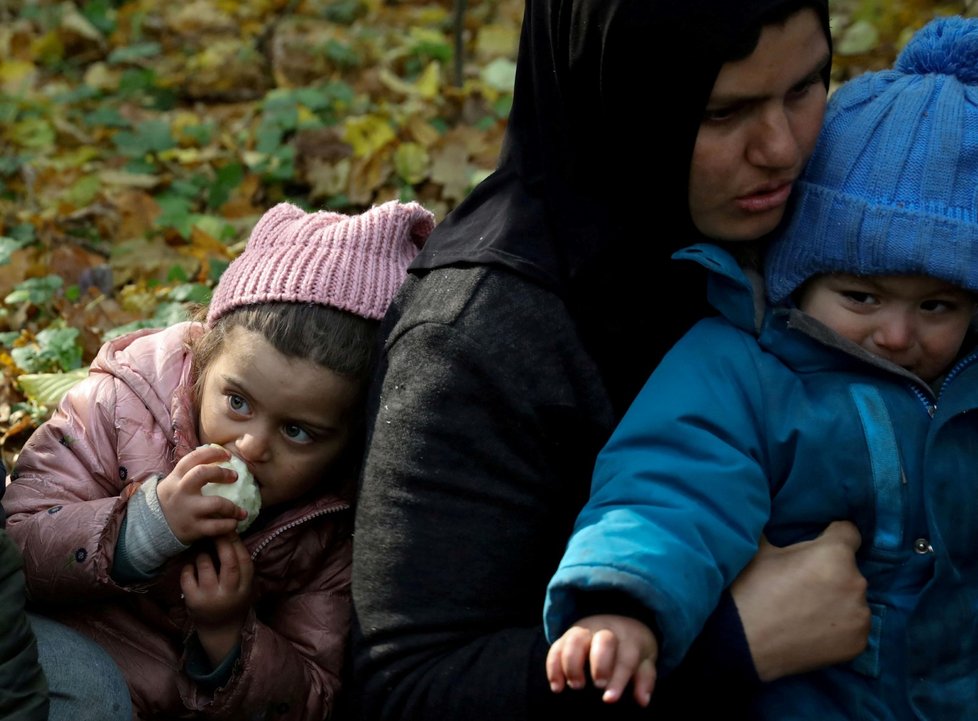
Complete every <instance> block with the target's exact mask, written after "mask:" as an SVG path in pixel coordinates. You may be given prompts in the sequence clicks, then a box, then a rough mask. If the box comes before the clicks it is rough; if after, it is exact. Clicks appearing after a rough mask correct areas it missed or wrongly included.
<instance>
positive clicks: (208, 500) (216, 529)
mask: <svg viewBox="0 0 978 721" xmlns="http://www.w3.org/2000/svg"><path fill="white" fill-rule="evenodd" d="M228 458H230V455H229V454H228V452H227V451H226V450H224V449H223V448H218V447H214V446H203V447H201V448H197V449H195V450H193V451H191V452H190V453H188V454H187V455H185V456H184V457H183V458H181V459H180V462H179V463H177V465H176V467H175V468H174V469H173V471H172V472H171V473H170V475H168V476H167V477H166V478H164V479H163V480H161V481H160V482H159V483H158V484H157V486H156V495H157V497H158V498H159V500H160V508H161V509H163V516H164V517H165V518H166V522H167V523H168V524H169V526H170V530H171V531H173V535H174V536H176V537H177V538H178V539H179V540H180V542H181V543H185V544H187V545H189V544H191V543H193V542H194V541H197V540H200V539H201V538H207V537H213V536H220V535H223V534H226V533H231V532H232V531H234V529H235V528H236V527H237V525H238V521H240V520H242V519H243V518H247V517H248V513H247V512H246V511H245V510H244V509H243V508H239V507H238V506H236V505H235V504H234V503H232V502H231V501H229V500H227V499H226V498H221V497H220V496H204V495H201V492H200V489H201V488H203V487H204V486H205V485H206V484H208V483H233V482H234V481H235V479H236V478H237V474H236V473H235V472H234V471H232V470H230V469H227V468H222V467H220V466H218V465H217V464H218V463H221V462H223V461H226V460H228Z"/></svg>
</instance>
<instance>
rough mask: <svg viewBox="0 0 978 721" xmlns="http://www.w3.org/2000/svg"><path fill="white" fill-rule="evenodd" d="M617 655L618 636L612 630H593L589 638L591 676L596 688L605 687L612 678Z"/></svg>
mask: <svg viewBox="0 0 978 721" xmlns="http://www.w3.org/2000/svg"><path fill="white" fill-rule="evenodd" d="M617 657H618V638H617V637H616V636H615V634H614V632H612V631H610V630H608V629H606V628H603V629H601V630H600V631H595V633H594V637H593V638H592V640H591V653H590V657H589V661H590V664H591V678H592V679H594V685H595V686H597V687H598V688H606V687H607V686H608V683H609V681H611V680H612V678H613V674H614V671H615V664H616V662H617Z"/></svg>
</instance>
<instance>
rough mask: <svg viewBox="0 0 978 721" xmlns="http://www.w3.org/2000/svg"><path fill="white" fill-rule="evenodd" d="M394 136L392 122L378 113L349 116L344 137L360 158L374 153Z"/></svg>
mask: <svg viewBox="0 0 978 721" xmlns="http://www.w3.org/2000/svg"><path fill="white" fill-rule="evenodd" d="M394 137H395V136H394V131H393V130H392V129H391V126H390V123H389V122H388V121H387V119H386V118H382V117H380V116H378V115H361V116H359V117H351V118H347V119H346V123H345V125H344V132H343V139H344V140H345V141H346V142H347V143H349V144H350V147H352V148H353V154H354V155H355V156H356V157H358V158H364V157H367V156H370V155H373V154H374V153H376V152H377V151H378V150H380V149H381V148H382V147H384V146H385V145H387V143H389V142H391V141H392V140H394Z"/></svg>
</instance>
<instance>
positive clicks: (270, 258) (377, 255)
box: [207, 201, 435, 325]
mask: <svg viewBox="0 0 978 721" xmlns="http://www.w3.org/2000/svg"><path fill="white" fill-rule="evenodd" d="M434 227H435V218H434V215H433V214H432V213H431V212H430V211H427V210H425V209H424V208H423V207H422V206H421V205H419V204H418V203H399V202H397V201H390V202H387V203H384V204H383V205H378V206H375V207H373V208H371V209H370V210H368V211H366V212H364V213H361V214H360V215H352V216H351V215H344V214H342V213H332V212H328V211H319V212H316V213H307V212H306V211H304V210H302V209H301V208H299V207H297V206H295V205H292V204H290V203H279V204H278V205H276V206H275V207H273V208H272V209H271V210H269V211H268V212H266V213H265V214H264V215H263V216H262V217H261V218H260V219H259V221H258V223H257V224H256V225H255V228H254V230H252V232H251V237H250V238H249V239H248V244H247V246H245V249H244V252H243V253H242V254H241V255H240V256H238V258H236V259H235V260H234V262H232V263H231V265H229V266H228V268H227V270H225V271H224V274H223V275H222V276H221V279H220V281H219V282H218V284H217V288H216V289H215V290H214V294H213V297H212V298H211V303H210V307H209V309H208V312H207V324H208V325H213V323H214V322H215V321H216V320H217V319H218V318H220V317H221V316H222V315H225V314H226V313H228V312H229V311H231V310H233V309H234V308H239V307H241V306H246V305H254V304H256V303H272V302H289V303H317V304H321V305H329V306H332V307H334V308H339V309H340V310H345V311H349V312H350V313H353V314H355V315H359V316H362V317H364V318H373V319H376V320H379V319H381V318H382V317H383V316H384V313H385V312H387V306H388V305H390V302H391V300H392V299H393V298H394V294H395V293H396V292H397V289H398V288H399V287H400V285H401V283H402V282H403V281H404V278H405V275H406V273H407V267H408V266H409V265H410V264H411V261H412V260H414V257H415V256H416V255H417V254H418V251H419V250H420V249H421V246H422V245H423V244H424V241H425V240H426V239H427V237H428V234H429V233H431V231H432V229H433V228H434Z"/></svg>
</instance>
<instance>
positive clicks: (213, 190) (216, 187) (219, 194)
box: [207, 163, 244, 210]
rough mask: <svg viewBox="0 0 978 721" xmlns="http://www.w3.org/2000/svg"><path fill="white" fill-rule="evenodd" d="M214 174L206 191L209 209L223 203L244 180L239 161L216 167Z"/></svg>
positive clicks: (242, 169)
mask: <svg viewBox="0 0 978 721" xmlns="http://www.w3.org/2000/svg"><path fill="white" fill-rule="evenodd" d="M216 176H217V177H215V178H214V182H212V183H211V185H210V188H209V189H208V193H207V207H208V209H209V210H214V209H215V208H219V207H221V206H222V205H224V203H226V202H227V200H228V198H230V197H231V192H232V191H233V190H234V189H235V188H237V187H238V186H239V185H241V182H242V181H243V180H244V166H243V165H242V164H241V163H229V164H228V165H225V166H222V167H220V168H218V169H217V173H216Z"/></svg>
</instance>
